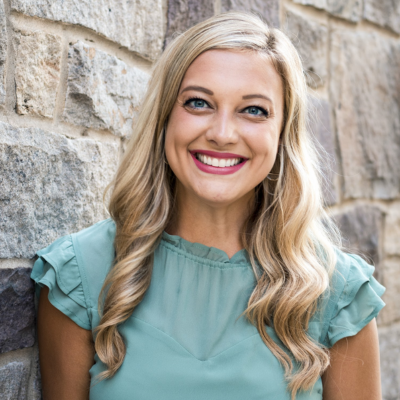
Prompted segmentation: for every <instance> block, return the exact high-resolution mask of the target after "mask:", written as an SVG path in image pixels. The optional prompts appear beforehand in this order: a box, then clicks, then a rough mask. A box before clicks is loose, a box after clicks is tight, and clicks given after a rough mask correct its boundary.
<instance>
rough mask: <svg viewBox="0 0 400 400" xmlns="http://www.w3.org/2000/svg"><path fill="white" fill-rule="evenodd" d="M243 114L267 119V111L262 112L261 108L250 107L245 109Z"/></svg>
mask: <svg viewBox="0 0 400 400" xmlns="http://www.w3.org/2000/svg"><path fill="white" fill-rule="evenodd" d="M243 112H244V113H246V114H250V115H255V116H257V117H262V116H264V117H268V111H266V110H264V109H263V108H262V107H256V106H250V107H247V108H245V109H244V110H243Z"/></svg>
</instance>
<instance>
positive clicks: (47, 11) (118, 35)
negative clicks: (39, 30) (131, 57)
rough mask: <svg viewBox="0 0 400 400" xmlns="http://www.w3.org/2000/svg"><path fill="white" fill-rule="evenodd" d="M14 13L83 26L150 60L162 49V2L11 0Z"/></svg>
mask: <svg viewBox="0 0 400 400" xmlns="http://www.w3.org/2000/svg"><path fill="white" fill-rule="evenodd" d="M11 10H12V11H17V12H20V13H23V14H26V15H29V16H32V17H39V18H46V19H49V20H52V21H61V22H66V23H70V24H75V25H82V26H84V27H87V28H89V29H92V30H94V31H95V32H98V33H99V34H101V35H103V36H105V37H107V38H109V39H110V40H112V41H115V42H117V43H119V44H120V45H122V46H124V47H127V48H128V49H129V50H132V51H135V52H137V53H139V54H141V55H142V56H143V57H146V58H149V59H155V58H156V57H157V55H158V54H159V52H160V50H161V47H162V41H163V37H164V32H163V29H164V28H163V26H164V24H163V10H162V0H96V3H93V1H92V0H80V1H75V0H11Z"/></svg>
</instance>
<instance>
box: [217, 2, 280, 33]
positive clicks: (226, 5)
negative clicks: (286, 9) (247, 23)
mask: <svg viewBox="0 0 400 400" xmlns="http://www.w3.org/2000/svg"><path fill="white" fill-rule="evenodd" d="M221 10H222V11H223V12H224V11H233V10H234V11H251V12H254V13H256V14H258V15H261V16H262V17H263V18H264V19H265V21H266V22H267V23H268V25H270V26H274V27H276V28H277V27H279V0H221Z"/></svg>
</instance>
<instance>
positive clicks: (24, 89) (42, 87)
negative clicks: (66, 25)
mask: <svg viewBox="0 0 400 400" xmlns="http://www.w3.org/2000/svg"><path fill="white" fill-rule="evenodd" d="M18 42H19V43H18V47H17V52H16V53H17V56H16V67H15V84H16V92H17V112H18V113H19V114H31V115H38V116H42V117H47V118H52V116H53V113H54V106H55V102H56V96H57V88H58V84H59V81H60V69H61V38H60V37H59V36H56V35H52V34H49V33H44V32H40V31H36V32H31V33H28V32H23V33H22V34H20V35H19V40H18Z"/></svg>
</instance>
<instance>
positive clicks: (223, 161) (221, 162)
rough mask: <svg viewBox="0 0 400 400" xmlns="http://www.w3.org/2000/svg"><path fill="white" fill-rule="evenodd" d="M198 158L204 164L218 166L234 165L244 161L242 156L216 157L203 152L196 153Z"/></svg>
mask: <svg viewBox="0 0 400 400" xmlns="http://www.w3.org/2000/svg"><path fill="white" fill-rule="evenodd" d="M196 158H197V159H198V160H199V161H201V162H202V163H203V164H206V165H212V166H213V167H218V168H225V167H233V166H234V165H237V164H239V163H240V162H242V161H243V159H242V158H214V157H209V156H206V155H204V154H201V153H196Z"/></svg>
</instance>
